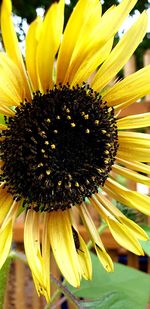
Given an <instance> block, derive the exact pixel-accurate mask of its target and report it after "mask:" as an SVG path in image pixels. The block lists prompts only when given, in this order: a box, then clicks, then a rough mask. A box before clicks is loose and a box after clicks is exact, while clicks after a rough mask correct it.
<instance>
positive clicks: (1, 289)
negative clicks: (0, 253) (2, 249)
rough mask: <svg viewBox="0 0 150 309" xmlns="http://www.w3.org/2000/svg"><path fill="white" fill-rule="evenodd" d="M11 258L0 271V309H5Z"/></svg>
mask: <svg viewBox="0 0 150 309" xmlns="http://www.w3.org/2000/svg"><path fill="white" fill-rule="evenodd" d="M10 262H11V258H10V257H8V259H7V260H6V262H5V264H4V265H3V267H2V268H1V270H0V309H3V303H4V296H5V290H6V284H7V277H8V273H9V267H10Z"/></svg>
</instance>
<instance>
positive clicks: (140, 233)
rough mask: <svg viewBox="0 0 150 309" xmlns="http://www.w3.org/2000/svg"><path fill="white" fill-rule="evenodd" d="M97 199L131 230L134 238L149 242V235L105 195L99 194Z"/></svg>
mask: <svg viewBox="0 0 150 309" xmlns="http://www.w3.org/2000/svg"><path fill="white" fill-rule="evenodd" d="M96 197H97V199H98V201H99V202H100V203H101V204H102V205H103V206H104V207H105V208H106V209H107V210H108V211H109V212H110V213H111V214H112V215H113V216H114V217H116V218H117V220H118V221H119V222H121V223H123V224H125V226H126V227H127V228H129V229H130V230H131V232H132V233H133V234H134V236H135V237H136V238H138V239H143V240H147V239H148V235H147V234H146V233H145V231H144V230H143V229H142V228H141V227H140V226H139V225H137V224H136V223H135V222H133V221H132V220H130V219H128V218H127V217H126V216H125V215H124V214H123V213H122V212H121V211H120V210H119V209H118V208H117V207H115V206H114V205H113V204H112V203H111V201H109V200H108V199H107V198H106V197H105V196H104V195H102V194H100V193H97V194H96Z"/></svg>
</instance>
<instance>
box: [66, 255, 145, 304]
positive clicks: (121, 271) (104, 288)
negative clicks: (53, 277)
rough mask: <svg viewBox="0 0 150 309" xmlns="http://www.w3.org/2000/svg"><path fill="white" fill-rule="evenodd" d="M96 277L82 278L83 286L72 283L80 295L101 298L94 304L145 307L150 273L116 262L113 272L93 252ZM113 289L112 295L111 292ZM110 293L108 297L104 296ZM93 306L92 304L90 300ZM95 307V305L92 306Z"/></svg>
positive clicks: (75, 292) (74, 291)
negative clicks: (107, 270) (91, 278)
mask: <svg viewBox="0 0 150 309" xmlns="http://www.w3.org/2000/svg"><path fill="white" fill-rule="evenodd" d="M91 257H92V264H93V280H92V281H84V280H83V281H82V282H81V287H80V289H75V288H73V287H70V288H69V289H70V291H71V292H72V293H73V294H74V295H75V296H77V297H82V298H84V299H86V300H87V302H88V300H89V301H90V300H93V301H96V300H97V301H98V300H99V299H100V297H102V298H101V300H102V304H101V303H99V304H97V305H96V306H95V305H94V308H97V309H98V308H102V309H108V308H109V309H120V308H123V309H132V308H136V309H145V308H146V304H147V303H148V299H149V296H150V277H149V275H147V274H145V273H142V272H141V271H138V270H135V269H133V268H130V267H127V266H124V265H121V264H117V263H115V271H114V273H107V272H106V271H105V270H104V269H103V268H102V266H101V265H100V262H99V260H98V258H97V257H96V256H95V255H94V254H91ZM110 293H113V294H112V295H109V294H110ZM106 295H108V296H109V297H105V296H106ZM91 306H93V305H92V304H91ZM91 308H92V307H91Z"/></svg>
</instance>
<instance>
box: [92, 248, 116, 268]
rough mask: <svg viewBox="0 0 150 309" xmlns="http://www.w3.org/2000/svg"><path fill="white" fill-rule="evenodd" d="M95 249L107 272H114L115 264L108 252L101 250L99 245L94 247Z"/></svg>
mask: <svg viewBox="0 0 150 309" xmlns="http://www.w3.org/2000/svg"><path fill="white" fill-rule="evenodd" d="M94 248H95V251H96V254H97V256H98V258H99V260H100V261H101V263H102V265H103V267H104V268H105V270H106V271H107V272H112V271H114V264H113V262H112V259H111V257H110V256H109V255H108V253H107V252H106V251H105V252H104V251H102V250H101V248H100V247H99V246H98V245H97V244H95V245H94Z"/></svg>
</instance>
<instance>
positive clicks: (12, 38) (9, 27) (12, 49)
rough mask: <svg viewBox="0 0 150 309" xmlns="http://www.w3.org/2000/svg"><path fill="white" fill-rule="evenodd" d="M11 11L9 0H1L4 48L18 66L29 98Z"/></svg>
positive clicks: (29, 94)
mask: <svg viewBox="0 0 150 309" xmlns="http://www.w3.org/2000/svg"><path fill="white" fill-rule="evenodd" d="M11 13H12V5H11V1H10V0H3V1H2V4H1V31H2V37H3V42H4V46H5V50H6V52H7V53H8V55H9V57H10V58H11V59H12V60H13V62H14V63H15V64H16V65H17V66H18V68H19V70H20V72H21V75H22V78H23V80H24V86H25V90H26V98H27V99H29V100H30V99H31V93H30V89H29V85H28V80H27V76H26V72H25V67H24V63H23V59H22V55H21V52H20V49H19V45H18V40H17V35H16V32H15V30H14V26H13V22H12V18H11Z"/></svg>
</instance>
